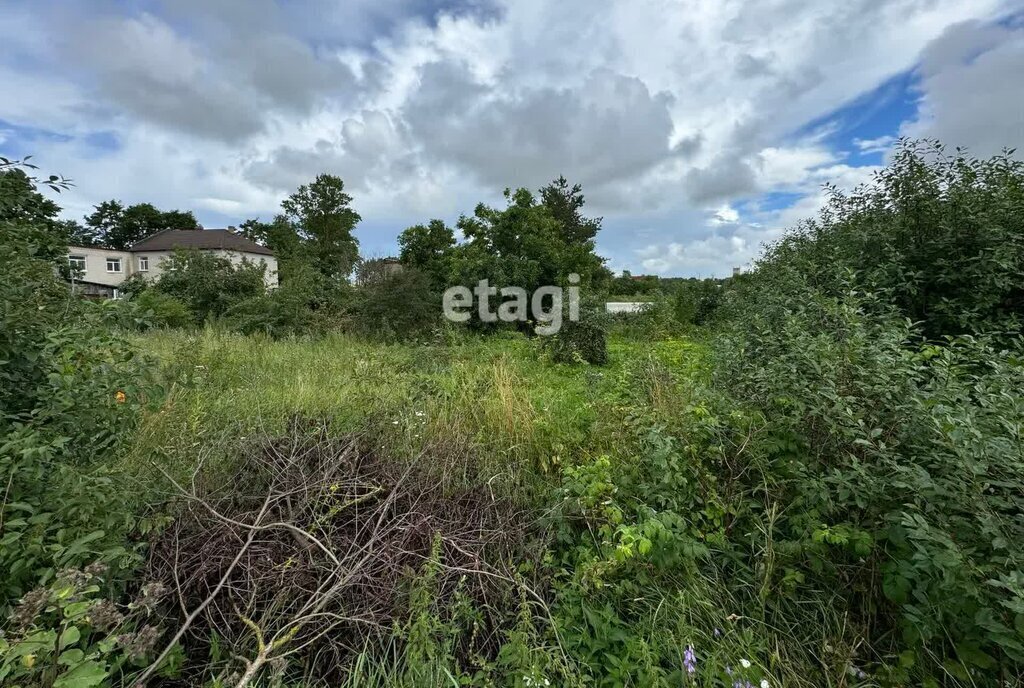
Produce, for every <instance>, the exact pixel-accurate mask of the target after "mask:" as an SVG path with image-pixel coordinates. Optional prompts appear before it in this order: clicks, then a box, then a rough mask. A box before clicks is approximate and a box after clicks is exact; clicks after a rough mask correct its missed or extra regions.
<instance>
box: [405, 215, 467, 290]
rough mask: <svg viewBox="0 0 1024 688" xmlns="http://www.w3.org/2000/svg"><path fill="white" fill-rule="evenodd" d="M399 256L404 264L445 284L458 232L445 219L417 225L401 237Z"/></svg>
mask: <svg viewBox="0 0 1024 688" xmlns="http://www.w3.org/2000/svg"><path fill="white" fill-rule="evenodd" d="M398 245H399V247H400V248H401V252H400V253H399V259H400V260H401V261H402V264H403V265H406V266H410V267H414V268H417V269H418V270H421V271H423V273H424V274H426V275H428V276H429V277H430V279H431V281H432V282H433V283H434V285H435V286H436V287H443V286H444V281H445V278H446V276H447V271H448V265H447V263H448V261H449V259H450V258H451V255H452V249H454V248H455V232H454V231H452V229H451V228H450V227H448V226H447V225H445V223H444V221H443V220H431V221H430V222H429V223H428V224H426V225H414V226H412V227H409V228H408V229H406V230H405V231H404V232H402V234H401V235H400V236H399V237H398Z"/></svg>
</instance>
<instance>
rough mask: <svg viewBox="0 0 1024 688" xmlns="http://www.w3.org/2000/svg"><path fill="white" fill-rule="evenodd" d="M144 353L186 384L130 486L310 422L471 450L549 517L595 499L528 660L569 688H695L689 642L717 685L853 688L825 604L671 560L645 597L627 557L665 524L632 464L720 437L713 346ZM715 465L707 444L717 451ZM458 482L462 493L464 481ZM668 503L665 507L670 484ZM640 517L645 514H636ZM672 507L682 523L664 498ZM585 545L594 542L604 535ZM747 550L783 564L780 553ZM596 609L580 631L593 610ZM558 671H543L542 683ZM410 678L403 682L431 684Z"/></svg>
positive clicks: (556, 568)
mask: <svg viewBox="0 0 1024 688" xmlns="http://www.w3.org/2000/svg"><path fill="white" fill-rule="evenodd" d="M138 342H139V344H140V345H141V346H142V348H143V349H144V350H146V351H147V352H148V353H149V354H150V355H152V356H154V357H155V358H156V360H158V361H160V364H161V366H163V369H164V372H165V375H166V377H167V379H175V380H177V382H176V383H175V384H174V386H173V388H172V389H171V390H170V392H169V394H168V396H167V401H166V402H165V403H164V404H163V406H162V407H161V408H160V409H159V410H158V411H156V412H154V413H151V414H150V415H148V416H147V417H146V419H145V420H144V422H143V425H142V427H141V428H140V431H139V433H138V441H137V442H136V443H135V444H134V445H133V447H132V449H131V450H130V451H129V453H128V454H127V455H125V456H124V457H123V462H124V466H123V468H125V469H126V470H128V471H131V472H133V473H134V474H135V475H147V474H148V475H150V476H152V478H153V479H154V481H156V482H159V480H160V476H159V475H158V474H157V473H156V472H155V471H154V470H153V467H154V466H155V464H156V463H160V464H161V468H163V469H164V470H170V472H171V473H172V474H177V475H179V476H182V477H183V476H185V475H187V474H188V473H189V472H190V471H192V470H193V469H194V467H195V466H196V464H197V461H198V460H199V459H200V458H202V459H203V460H204V461H206V463H207V465H222V466H223V467H224V468H226V469H227V471H228V472H230V471H233V470H236V469H237V468H238V466H237V463H233V457H237V456H238V447H239V446H240V444H244V443H245V441H246V440H247V439H248V438H250V437H252V436H255V435H264V434H267V435H271V436H273V435H276V434H279V433H282V432H284V431H285V428H286V426H287V425H288V422H289V419H291V418H293V417H294V416H295V415H296V414H301V415H303V416H308V417H313V418H318V419H324V420H326V421H327V422H328V423H329V425H330V427H331V430H332V432H334V433H358V434H360V435H361V436H366V437H370V438H372V441H373V443H374V445H375V446H376V447H378V448H379V449H380V451H381V453H382V454H384V455H387V456H389V457H399V458H402V459H404V460H416V459H417V458H418V457H421V456H423V455H425V454H428V455H429V454H434V455H437V454H438V453H440V454H444V453H451V452H452V451H453V447H457V448H458V450H459V451H461V452H464V453H465V454H468V455H469V456H471V457H472V459H471V460H472V461H474V462H476V468H477V469H478V470H476V471H474V477H473V478H471V479H470V480H476V481H478V482H479V481H481V480H486V482H487V484H488V486H489V489H495V490H499V491H501V492H503V493H504V494H506V495H509V496H511V497H512V498H514V499H515V500H517V501H519V502H520V503H523V504H528V505H530V508H532V509H534V510H536V513H538V514H541V513H545V512H547V511H548V510H551V509H556V510H557V509H560V508H563V507H564V505H565V504H570V503H577V504H585V503H593V507H594V510H592V511H591V512H590V513H589V515H586V519H585V521H586V522H588V523H591V524H592V526H590V527H593V528H595V529H597V530H595V531H594V532H593V534H592V539H593V543H592V544H591V545H587V546H585V547H583V548H580V547H577V548H576V549H575V550H573V549H571V548H570V549H565V548H564V546H563V547H562V549H561V551H562V553H561V554H557V551H559V550H558V548H556V549H555V550H554V552H556V553H555V554H554V555H550V554H549V555H548V556H549V558H550V557H551V556H554V559H550V560H549V562H548V566H549V567H550V571H549V573H548V574H545V575H548V576H551V575H553V576H554V579H549V583H548V584H549V585H551V584H553V585H554V586H555V588H554V589H555V590H559V591H561V592H555V593H552V592H550V591H549V592H548V593H544V594H545V595H546V596H547V595H554V597H553V598H550V599H551V601H552V605H553V606H554V612H553V613H554V614H555V615H556V616H558V617H559V619H560V620H559V621H558V622H557V625H558V626H559V628H560V629H561V631H560V633H558V634H557V635H556V636H552V635H551V633H553V632H555V631H553V630H552V624H551V622H550V620H547V621H545V620H542V619H541V620H535V621H536V623H537V628H536V629H534V630H533V631H531V636H530V637H531V638H532V640H531V641H530V643H531V649H530V651H529V653H528V654H530V653H532V654H531V656H533V655H536V654H537V653H540V654H543V653H545V652H547V653H548V654H550V653H552V652H554V650H552V649H551V648H552V646H553V645H552V644H554V646H556V647H558V646H560V651H561V652H566V651H567V652H569V654H570V655H572V656H573V658H574V659H573V660H572V663H575V667H574V668H573V669H571V670H570V669H566V668H565V667H564V666H563V667H562V668H561V671H563V673H562V674H560V676H561V678H560V679H559V680H560V681H562V682H564V684H566V685H569V684H575V685H588V684H589V681H590V680H591V678H588V677H593V676H594V675H595V671H596V674H597V675H601V676H603V677H604V682H605V683H606V684H607V685H632V681H634V680H636V678H635V677H636V676H643V675H644V671H645V669H644V666H645V663H650V670H651V671H654V668H653V667H654V666H655V665H660V666H661V667H664V665H665V664H666V663H667V664H669V665H672V664H675V665H676V667H677V669H676V671H677V673H676V674H668V675H669V676H670V677H671V676H673V675H674V676H675V677H676V678H678V679H680V680H682V679H684V678H685V676H684V675H683V674H682V673H681V672H682V671H683V666H684V655H685V651H686V648H687V647H689V646H691V645H696V646H697V647H698V648H699V652H700V657H701V661H702V663H703V665H704V666H705V669H704V674H705V676H707V677H708V680H709V681H710V682H708V683H706V685H719V684H718V683H715V679H714V678H713V677H715V676H720V677H722V678H721V680H725V678H726V677H727V676H728V675H729V674H728V672H730V671H732V669H731V668H730V666H731V665H735V664H736V663H737V662H738V661H740V659H743V658H746V657H750V658H751V660H752V661H753V662H754V667H753V668H751V669H750V672H756V673H753V674H750V675H751V676H755V677H758V678H761V677H770V678H771V679H772V681H773V685H776V683H774V682H775V681H778V683H781V684H783V685H813V681H815V680H817V679H810V680H811V683H808V679H807V678H806V676H804V675H802V674H804V673H805V672H806V667H807V664H806V663H805V662H807V661H808V657H807V655H806V653H808V652H812V653H822V652H823V651H822V649H821V648H822V647H831V648H834V653H835V654H836V656H837V659H836V663H837V667H838V668H836V669H835V671H834V672H833V674H832V675H833V676H835V677H837V678H838V680H839V681H841V680H842V678H841V677H842V674H843V671H844V668H845V666H846V664H845V661H846V660H845V659H843V656H844V655H843V652H844V650H842V649H841V648H843V647H844V645H843V642H844V641H843V639H842V636H843V634H844V629H843V626H844V624H845V622H844V621H843V620H842V619H841V618H839V617H838V613H837V616H835V617H832V616H831V612H829V611H828V610H827V608H826V607H824V606H822V605H821V604H815V605H809V606H807V611H806V614H805V613H804V612H803V611H802V610H801V608H800V606H799V605H794V606H792V607H790V608H787V609H786V610H785V611H782V612H780V611H779V610H777V609H776V610H773V609H771V608H769V607H767V606H766V605H765V604H764V600H763V599H759V597H758V595H759V594H761V593H763V590H762V591H761V593H759V590H758V588H757V587H756V586H754V585H747V584H739V582H738V581H736V580H729V576H731V575H733V574H730V573H729V571H728V567H729V566H730V564H729V563H728V562H724V561H723V562H720V563H714V557H713V556H711V557H710V558H708V559H707V561H708V562H709V564H710V565H708V566H706V567H702V568H701V569H695V568H691V567H690V566H689V565H687V566H683V567H682V568H679V569H678V570H676V571H675V572H672V567H671V566H668V567H667V569H666V570H667V571H669V572H670V573H669V574H668V575H667V577H666V576H664V575H663V574H657V575H653V574H652V575H653V577H651V578H649V579H648V578H645V580H646V582H645V583H643V584H642V587H641V586H640V585H639V584H637V583H635V582H633V581H635V580H636V579H635V574H630V573H629V571H630V570H632V569H631V567H634V566H636V565H639V566H640V568H639V569H638V571H639V572H641V573H642V572H644V571H645V568H646V567H645V565H644V564H642V563H639V564H633V563H631V560H632V558H634V557H641V558H642V556H641V555H642V554H643V553H644V552H645V550H644V545H642V544H640V543H641V542H644V541H648V538H650V540H652V541H653V542H654V543H655V545H654V546H655V554H652V555H651V556H656V552H657V551H658V547H659V546H658V545H657V542H658V537H659V536H658V534H657V525H656V518H655V519H653V520H645V519H647V516H644V514H646V513H651V514H653V513H654V512H650V511H649V507H648V506H646V505H644V504H643V503H642V500H641V501H640V502H635V500H634V498H633V497H630V496H628V495H627V494H622V495H621V496H616V494H615V492H616V490H617V488H613V487H612V485H614V484H618V483H619V481H620V480H621V481H622V484H623V485H631V486H630V487H626V488H624V489H626V490H627V492H632V491H636V490H637V489H638V487H637V484H635V483H630V482H629V481H630V480H631V479H632V478H627V476H629V475H632V474H634V473H636V472H637V471H638V470H639V471H640V472H641V473H642V472H644V471H649V470H650V466H649V465H646V464H645V467H644V468H642V469H639V468H638V466H640V465H641V463H644V462H647V464H649V462H650V460H651V459H650V457H652V456H654V457H657V456H659V455H660V453H663V452H662V450H663V449H664V448H665V447H669V448H670V450H671V452H672V453H673V455H674V454H679V455H680V457H685V455H686V453H687V452H704V451H705V449H702V448H701V446H703V445H701V444H700V443H701V442H706V441H707V436H706V435H700V432H701V431H703V430H706V428H707V427H710V426H712V425H714V423H715V422H716V421H714V419H713V418H710V417H709V414H710V413H711V412H710V411H709V410H708V409H707V408H706V407H705V402H706V400H707V396H708V394H709V390H710V387H709V382H710V379H709V378H710V364H709V354H708V350H707V349H706V347H705V345H704V344H702V343H699V342H695V341H690V340H683V339H673V340H664V341H656V342H637V341H626V340H622V339H616V340H613V341H612V342H610V346H609V350H610V354H611V356H610V362H609V364H608V365H607V366H604V367H601V368H595V367H591V366H585V365H557V364H553V363H550V362H548V361H546V360H544V358H543V357H542V356H541V355H540V353H539V350H538V348H537V346H536V342H534V341H531V340H529V339H526V338H524V337H521V336H517V335H511V336H508V337H490V338H487V339H472V338H471V339H466V340H461V341H458V342H448V343H439V344H436V345H423V344H419V345H381V344H373V343H368V342H366V341H362V340H358V339H355V338H351V337H347V336H342V335H335V336H329V337H326V338H322V339H318V340H293V341H272V340H268V339H262V338H258V337H244V336H239V335H233V334H227V333H223V332H220V331H217V330H213V329H208V330H206V331H203V332H199V333H196V334H185V333H177V332H167V333H155V334H149V335H145V336H141V337H139V339H138ZM691 430H692V431H691ZM652 432H654V433H656V436H655V439H654V440H653V442H654V443H653V444H652V440H651V433H652ZM715 441H718V440H715ZM659 442H660V443H662V444H660V445H659V444H658V443H659ZM665 443H668V444H665ZM659 447H662V449H659ZM665 451H668V450H665ZM715 451H717V449H716V447H715V446H711V447H708V448H707V452H709V453H708V456H713V454H714V452H715ZM154 457H156V459H155V460H154ZM667 460H670V461H680V460H685V459H684V458H670V459H667ZM702 461H703V459H702ZM698 463H701V461H696V462H695V465H696V464H698ZM672 466H673V467H672V468H671V469H669V470H667V472H666V473H665V475H664V476H663V478H664V479H665V480H678V481H679V482H678V485H679V487H678V489H679V490H681V491H685V490H688V489H693V484H692V482H691V483H690V487H687V484H688V483H687V481H690V480H692V479H691V478H688V477H686V476H687V475H688V472H687V469H685V468H684V467H682V466H679V465H676V464H672ZM481 476H483V477H482V478H481ZM699 479H700V480H705V479H710V480H716V479H717V478H715V476H705V477H700V478H699ZM445 480H451V481H453V482H455V483H458V482H459V478H458V476H455V477H454V478H453V477H451V476H447V477H446V478H445ZM657 489H659V490H667V491H668V493H670V494H671V492H672V491H673V490H674V489H676V488H674V487H671V486H668V487H666V486H665V485H660V486H658V488H657ZM639 494H641V495H642V490H641V492H640V493H639ZM619 499H621V500H622V504H621V507H620V506H619V505H617V501H618V500H619ZM560 500H561V501H560ZM560 504H561V505H560ZM631 508H636V509H638V510H639V511H637V512H635V513H631V512H629V509H631ZM662 508H663V509H666V510H668V511H671V507H670V505H668V504H664V505H663V506H662ZM620 509H621V511H620ZM616 513H618V515H617V516H616V515H615V514H616ZM584 514H586V511H585V512H584ZM706 518H711V517H710V516H707V515H701V514H697V515H695V516H694V519H693V521H694V524H695V525H694V526H693V528H697V527H703V526H698V525H697V524H699V523H700V522H701V521H702V520H704V519H706ZM714 518H718V517H714ZM634 520H635V523H634ZM616 523H618V525H616ZM602 524H604V525H602ZM585 532H586V531H584V537H583V539H582V540H581V541H580V542H581V544H582V543H585V542H587V541H588V540H589V539H591V536H586V535H585ZM572 537H573V538H579V537H580V536H579V535H578V534H577V535H573V536H572ZM647 546H651V545H650V542H648V545H647ZM637 547H639V548H640V549H639V550H637V549H636V548H637ZM637 551H639V553H640V554H638V553H637ZM753 556H754V558H755V559H758V560H762V559H765V560H767V562H768V565H770V557H771V553H770V552H767V553H763V552H757V553H753ZM660 566H661V567H664V566H665V564H661V565H660ZM766 570H767V571H768V573H766V574H765V575H770V568H768V569H766ZM559 572H560V573H559ZM643 575H644V576H647V574H646V573H644V574H643ZM754 580H755V581H756V576H755V578H754ZM602 581H603V582H602ZM594 585H597V586H598V588H597V589H596V590H595V589H594V588H593V586H594ZM602 588H603V591H601V592H600V594H598V591H600V590H601V589H602ZM588 590H591V591H592V592H587V591H588ZM807 594H808V599H815V601H816V602H820V600H822V599H825V600H827V599H829V597H830V594H829V593H828V591H817V590H809V591H808V593H807ZM580 595H582V596H583V597H582V598H581V597H580ZM584 600H585V601H584ZM602 600H604V601H602ZM581 603H582V606H580V605H581ZM591 604H593V605H594V606H593V609H590V608H589V605H591ZM584 607H586V608H587V610H586V611H583V612H582V613H583V614H584V615H585V616H586V618H584V617H582V616H580V614H581V610H582V609H583V608H584ZM574 610H575V611H574ZM612 610H615V611H614V612H613V611H612ZM535 613H539V612H536V610H535ZM544 613H545V614H549V612H544ZM595 614H596V615H598V616H601V617H603V616H607V618H604V620H599V619H598V618H597V617H593V616H592V615H595ZM822 615H825V616H828V617H829V618H823V616H822ZM730 619H732V620H730ZM736 619H741V620H740V621H739V622H736V621H735V620H736ZM720 634H721V637H720ZM574 638H575V639H574ZM401 646H402V647H405V644H404V642H403V643H402V645H401ZM543 648H547V649H543ZM659 656H660V658H659ZM600 657H616V661H621V662H622V663H623V665H622V667H613V668H609V667H601V666H599V665H598V666H597V667H596V668H595V666H594V665H593V664H591V663H593V662H595V661H597V662H598V663H600V662H601V661H602V660H601V659H600ZM758 657H760V658H762V659H761V660H760V661H759V660H758V659H757V658H758ZM595 658H596V659H595ZM401 662H402V660H401V659H396V658H394V657H391V658H388V657H385V656H382V655H381V654H380V651H379V649H378V650H376V651H370V652H368V654H367V655H366V656H363V657H361V658H360V659H359V660H358V662H357V668H356V669H353V673H352V674H350V675H348V680H349V681H350V682H351V684H352V685H378V684H380V685H392V684H394V683H395V681H397V679H396V678H395V676H396V673H395V672H399V671H400V667H401ZM588 664H590V665H591V667H590V668H589V669H588V668H587V665H588ZM435 668H436V667H435ZM436 670H437V671H440V672H442V673H443V671H447V668H446V667H444V666H441V667H440V668H436ZM552 671H554V670H553V669H551V668H550V667H548V669H546V670H545V671H543V672H540V673H538V676H546V675H552V674H550V672H552ZM657 671H658V672H661V673H659V674H658V676H661V678H659V679H658V681H657V683H658V685H663V684H664V685H668V684H665V683H664V680H666V679H664V676H663V672H664V669H663V668H659V669H658V670H657ZM439 675H440V674H439ZM651 676H652V677H653V676H655V674H651ZM629 677H633V678H629ZM776 677H777V678H776ZM407 678H408V677H406V681H405V683H406V684H408V685H419V683H417V682H416V681H413V682H412V683H409V681H408V680H407ZM431 680H433V679H431ZM438 680H440V679H438ZM652 680H653V678H652ZM668 680H669V681H670V683H671V681H674V680H676V679H675V678H669V679H668ZM609 681H610V682H609ZM428 683H429V682H428ZM485 684H486V683H482V684H481V685H485ZM755 684H756V681H755ZM423 685H426V684H423ZM452 685H455V684H454V683H452ZM474 685H475V684H474ZM515 685H529V683H522V682H519V683H515ZM555 685H560V683H555ZM652 685H653V684H652ZM701 685H705V684H704V683H702V684H701ZM726 685H728V684H726Z"/></svg>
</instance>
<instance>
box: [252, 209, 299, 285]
mask: <svg viewBox="0 0 1024 688" xmlns="http://www.w3.org/2000/svg"><path fill="white" fill-rule="evenodd" d="M238 233H239V234H241V235H242V236H244V237H245V238H247V239H249V240H250V241H255V242H256V243H257V244H259V245H260V246H266V247H267V248H269V249H270V250H271V251H273V252H274V256H275V257H276V258H277V263H278V279H279V280H280V282H281V284H284V283H285V282H287V281H288V280H290V279H294V278H296V277H297V276H298V274H299V273H303V274H305V273H304V271H303V270H302V269H301V267H299V266H298V264H299V263H302V264H305V263H308V262H309V260H308V258H307V255H306V244H305V242H304V240H303V238H302V237H301V236H300V235H299V232H298V229H297V227H296V225H295V224H293V223H292V222H290V221H289V220H288V218H287V217H285V216H284V215H276V216H275V217H274V219H273V221H271V222H261V221H260V220H259V219H250V220H246V221H245V222H243V223H242V224H241V225H239V227H238Z"/></svg>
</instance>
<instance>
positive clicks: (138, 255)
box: [68, 229, 277, 299]
mask: <svg viewBox="0 0 1024 688" xmlns="http://www.w3.org/2000/svg"><path fill="white" fill-rule="evenodd" d="M178 249H191V250H198V251H203V252H204V253H212V254H214V255H216V256H218V257H221V258H226V259H228V260H230V261H231V262H232V263H236V264H237V263H241V262H243V261H247V262H250V263H254V264H256V265H263V266H264V268H265V270H264V279H265V280H266V283H267V288H268V289H273V288H275V287H277V258H275V257H274V254H273V252H272V251H270V250H269V249H268V248H266V247H265V246H260V245H259V244H257V243H255V242H253V241H249V240H248V239H246V238H245V237H243V236H240V235H238V234H236V233H235V232H233V231H231V230H229V229H196V230H183V229H170V230H164V231H162V232H157V233H156V234H153V235H151V236H149V237H146V238H145V239H143V240H142V241H140V242H138V243H136V244H134V245H133V246H131V247H130V248H129V249H128V250H127V251H115V250H113V249H105V248H96V247H90V246H69V247H68V263H69V264H70V266H71V268H72V274H73V275H74V276H73V277H72V286H73V288H74V290H75V291H76V292H77V293H79V294H82V295H83V296H88V297H95V298H115V299H116V298H118V296H119V295H120V294H119V292H118V287H120V286H121V284H122V283H123V282H124V281H125V280H126V279H128V278H129V277H131V276H132V275H136V274H138V275H142V277H143V278H144V279H146V280H155V279H157V278H158V277H159V276H160V273H161V272H162V271H163V265H164V262H165V261H166V260H167V259H168V258H170V257H171V256H172V255H174V252H175V251H176V250H178Z"/></svg>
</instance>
